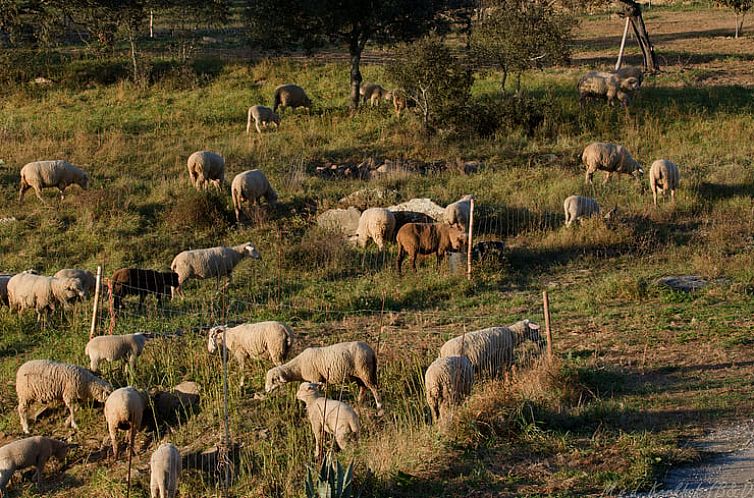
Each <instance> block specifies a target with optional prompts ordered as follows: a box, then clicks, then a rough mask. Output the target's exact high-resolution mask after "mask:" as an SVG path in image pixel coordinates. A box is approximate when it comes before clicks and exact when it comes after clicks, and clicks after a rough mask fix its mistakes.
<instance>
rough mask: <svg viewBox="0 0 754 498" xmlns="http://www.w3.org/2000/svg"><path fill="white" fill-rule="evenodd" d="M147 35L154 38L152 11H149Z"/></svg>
mask: <svg viewBox="0 0 754 498" xmlns="http://www.w3.org/2000/svg"><path fill="white" fill-rule="evenodd" d="M149 37H150V38H154V11H153V10H150V11H149Z"/></svg>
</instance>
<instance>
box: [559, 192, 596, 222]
mask: <svg viewBox="0 0 754 498" xmlns="http://www.w3.org/2000/svg"><path fill="white" fill-rule="evenodd" d="M563 211H565V224H566V226H567V227H569V226H571V223H573V222H574V221H576V220H577V219H579V218H588V217H590V216H594V215H597V214H600V205H599V204H598V203H597V201H596V200H595V199H592V198H591V197H583V196H580V195H572V196H570V197H568V198H566V200H565V201H563Z"/></svg>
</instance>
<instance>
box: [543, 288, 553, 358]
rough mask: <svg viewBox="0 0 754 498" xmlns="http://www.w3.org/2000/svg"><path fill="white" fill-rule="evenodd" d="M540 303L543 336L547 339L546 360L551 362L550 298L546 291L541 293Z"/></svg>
mask: <svg viewBox="0 0 754 498" xmlns="http://www.w3.org/2000/svg"><path fill="white" fill-rule="evenodd" d="M542 302H543V303H544V308H545V336H546V337H547V360H548V361H552V330H551V329H550V298H549V297H548V295H547V291H542Z"/></svg>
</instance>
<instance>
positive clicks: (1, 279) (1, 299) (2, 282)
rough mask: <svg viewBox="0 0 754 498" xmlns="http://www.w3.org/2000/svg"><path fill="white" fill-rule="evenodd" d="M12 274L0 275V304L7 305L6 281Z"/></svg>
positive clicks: (8, 280)
mask: <svg viewBox="0 0 754 498" xmlns="http://www.w3.org/2000/svg"><path fill="white" fill-rule="evenodd" d="M11 278H13V275H0V306H2V305H5V306H8V282H10V279H11Z"/></svg>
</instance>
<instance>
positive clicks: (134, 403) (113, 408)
mask: <svg viewBox="0 0 754 498" xmlns="http://www.w3.org/2000/svg"><path fill="white" fill-rule="evenodd" d="M145 407H146V400H145V397H144V395H143V394H142V393H140V392H139V391H137V390H136V389H134V388H133V387H131V386H127V387H121V388H120V389H116V390H115V391H113V392H112V394H110V396H108V398H107V400H106V401H105V420H106V421H107V431H108V432H109V433H110V442H111V444H112V446H113V458H115V459H116V460H117V458H118V454H119V453H120V452H119V448H118V429H122V430H128V431H129V445H130V448H133V444H134V436H135V435H136V431H138V430H139V429H140V428H141V419H142V417H143V416H144V408H145Z"/></svg>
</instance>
